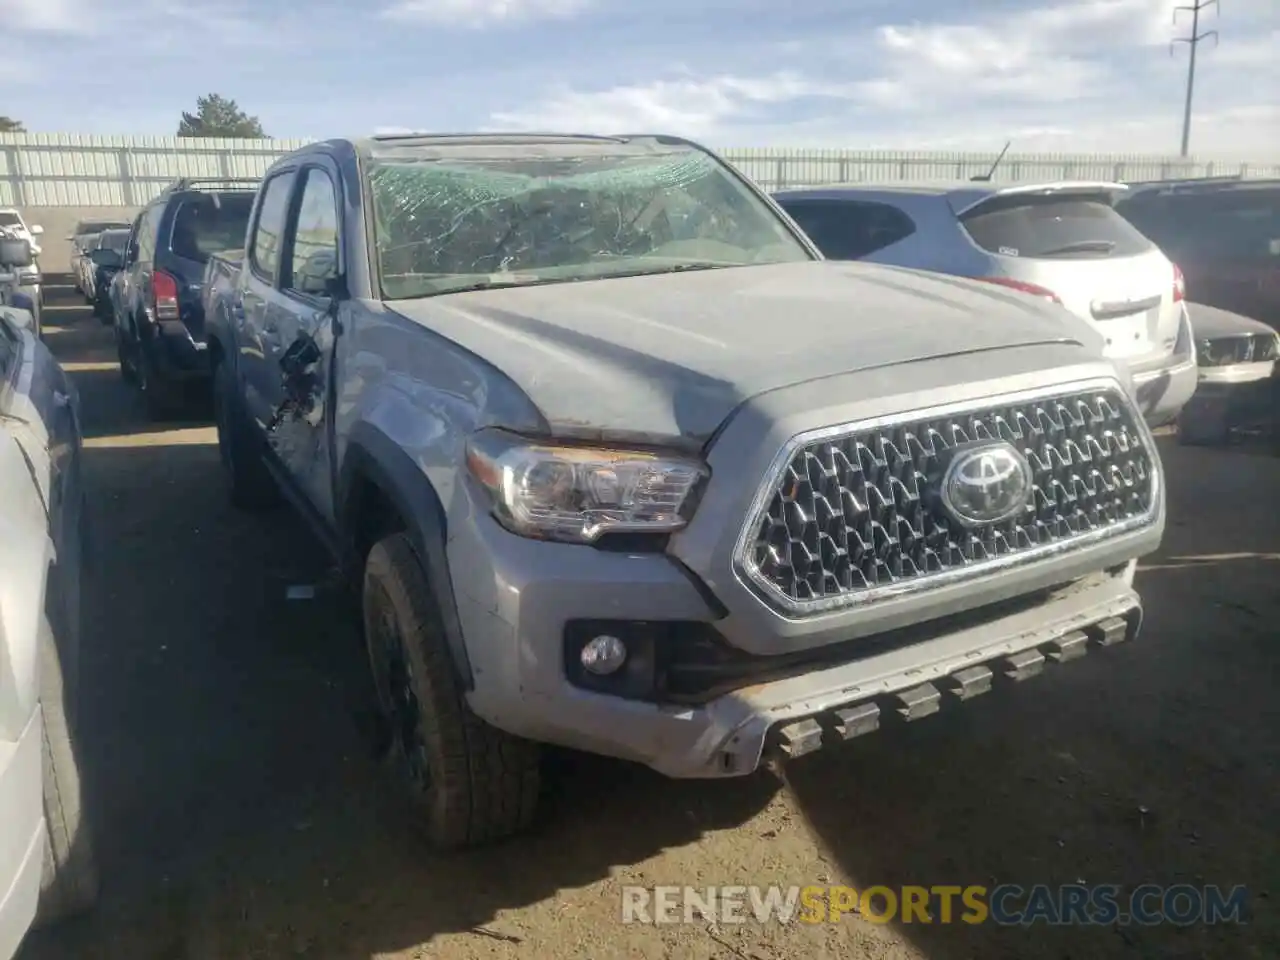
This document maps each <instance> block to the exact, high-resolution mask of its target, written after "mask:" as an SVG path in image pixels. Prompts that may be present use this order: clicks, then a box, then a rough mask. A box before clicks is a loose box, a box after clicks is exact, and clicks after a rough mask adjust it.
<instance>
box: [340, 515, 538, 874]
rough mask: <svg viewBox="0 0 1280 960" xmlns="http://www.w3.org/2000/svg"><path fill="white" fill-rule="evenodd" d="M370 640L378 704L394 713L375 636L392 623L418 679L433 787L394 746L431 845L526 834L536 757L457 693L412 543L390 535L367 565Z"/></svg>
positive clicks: (421, 731)
mask: <svg viewBox="0 0 1280 960" xmlns="http://www.w3.org/2000/svg"><path fill="white" fill-rule="evenodd" d="M362 606H363V610H364V633H365V640H366V644H367V646H368V648H369V658H370V664H371V666H372V669H373V674H374V682H375V687H376V688H377V691H378V698H379V705H380V707H381V708H382V710H383V712H384V715H386V714H389V709H388V692H387V690H388V688H387V686H386V683H385V671H386V662H385V656H384V655H383V654H382V653H381V652H380V649H379V640H378V639H377V631H378V630H379V629H380V623H381V620H382V618H383V617H384V616H385V617H387V618H388V620H389V623H390V624H392V625H394V629H395V633H396V635H397V639H398V646H399V649H400V651H401V652H402V655H403V657H404V660H405V663H406V664H407V666H408V668H409V669H408V673H409V674H410V676H411V680H410V681H409V686H410V687H411V688H412V691H413V693H414V694H415V697H416V700H417V704H418V710H419V723H418V725H417V736H418V739H419V740H420V742H421V744H422V746H421V748H420V749H421V750H422V751H423V753H424V754H425V757H426V763H427V770H428V771H429V776H430V780H429V784H428V785H427V786H426V787H425V789H424V788H419V787H418V785H417V784H416V783H415V782H414V780H413V778H412V777H411V776H410V775H409V772H408V770H409V767H408V763H407V758H406V756H405V751H404V749H402V748H401V747H400V745H399V744H398V743H397V742H396V741H395V738H392V744H391V747H390V749H389V751H388V752H389V756H390V758H391V762H392V764H393V765H394V766H396V767H397V768H398V769H397V773H399V774H400V778H399V779H400V780H401V783H402V785H403V786H404V787H405V788H406V790H407V792H408V793H409V795H410V800H411V802H412V804H413V807H414V810H415V813H416V814H417V816H418V817H419V822H420V825H421V827H422V829H423V831H424V833H425V834H426V838H427V840H428V841H429V842H430V843H431V845H432V846H434V847H436V848H438V849H445V850H448V849H459V848H463V847H471V846H477V845H480V844H484V843H491V842H494V841H498V840H502V839H504V838H506V837H509V836H511V835H513V834H516V833H518V832H520V831H522V830H523V829H525V828H526V827H527V826H528V825H529V824H530V822H531V821H532V820H533V816H534V813H535V810H536V807H537V802H538V790H539V773H540V770H539V749H538V746H537V744H535V743H532V742H531V741H528V740H524V739H522V738H519V737H515V736H512V735H511V734H508V733H505V732H504V731H501V730H498V729H497V728H495V727H493V726H490V725H489V724H487V723H485V722H484V721H483V720H481V719H480V718H479V717H477V716H476V715H475V714H474V713H472V712H471V710H470V708H469V707H468V706H467V703H466V700H465V699H464V697H463V695H462V691H461V689H460V686H459V683H458V679H457V672H456V670H455V668H454V664H453V660H452V657H451V656H450V654H449V648H448V645H447V643H446V641H445V632H444V623H443V618H442V617H441V615H440V610H439V606H438V604H437V603H436V600H435V596H434V594H433V593H432V591H431V587H430V585H429V583H428V580H427V575H426V572H425V571H424V569H423V566H422V564H421V562H420V561H419V559H418V555H417V553H416V551H415V550H414V548H413V546H412V543H411V541H410V540H409V538H408V537H407V536H406V535H404V534H393V535H391V536H389V537H387V538H385V539H383V540H381V541H379V542H378V543H377V544H375V545H374V547H373V549H372V550H371V551H370V552H369V556H368V560H367V562H366V564H365V572H364V587H363V604H362Z"/></svg>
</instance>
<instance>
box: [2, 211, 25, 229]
mask: <svg viewBox="0 0 1280 960" xmlns="http://www.w3.org/2000/svg"><path fill="white" fill-rule="evenodd" d="M20 226H22V218H21V217H20V216H18V215H17V214H16V213H11V212H10V211H8V210H3V211H0V227H20Z"/></svg>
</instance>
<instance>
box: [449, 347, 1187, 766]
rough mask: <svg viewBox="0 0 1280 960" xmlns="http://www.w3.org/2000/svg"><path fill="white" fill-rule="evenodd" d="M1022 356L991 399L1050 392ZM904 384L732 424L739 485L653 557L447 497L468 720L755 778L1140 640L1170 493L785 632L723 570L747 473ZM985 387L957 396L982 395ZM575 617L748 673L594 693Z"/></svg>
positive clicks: (718, 448)
mask: <svg viewBox="0 0 1280 960" xmlns="http://www.w3.org/2000/svg"><path fill="white" fill-rule="evenodd" d="M1026 357H1027V360H1028V368H1027V371H1026V372H1025V375H1023V374H1019V375H1016V376H1011V377H1009V378H1006V379H1005V380H1002V381H1001V382H1000V385H999V387H998V388H997V389H995V390H993V391H992V392H993V394H994V393H1004V392H1006V390H1007V391H1008V392H1009V393H1012V392H1014V391H1015V390H1017V389H1019V388H1022V387H1026V386H1028V385H1035V384H1037V383H1043V379H1042V378H1043V376H1044V371H1043V368H1040V367H1037V366H1036V364H1035V363H1033V362H1032V361H1034V360H1036V359H1037V358H1036V356H1035V355H1034V354H1030V353H1029V354H1027V355H1026ZM1108 369H1110V368H1109V367H1108ZM1095 370H1096V367H1093V368H1083V369H1081V370H1080V371H1079V372H1080V375H1081V376H1082V377H1088V376H1090V375H1092V374H1093V373H1094V372H1095ZM897 375H898V374H897V372H896V371H885V372H884V373H883V374H872V373H864V374H860V375H859V378H860V384H861V387H860V389H861V390H862V394H861V395H862V396H865V397H866V399H862V400H856V401H849V400H841V401H838V402H833V401H830V400H829V399H828V400H827V401H826V402H828V403H830V404H832V405H831V406H829V407H827V408H825V409H824V408H822V406H821V404H822V403H823V402H824V401H823V398H824V397H826V398H830V397H832V396H835V397H841V396H844V397H849V396H859V394H857V393H855V392H854V391H853V389H851V388H849V387H846V386H843V385H841V384H839V383H834V384H833V383H826V382H824V383H821V384H806V385H802V386H801V387H797V388H794V389H791V390H788V391H779V392H777V393H775V394H772V395H770V396H769V397H768V398H767V400H764V401H762V402H761V404H760V407H759V418H758V419H757V418H756V416H754V415H752V416H745V415H744V416H742V417H739V418H735V420H733V421H731V422H730V423H729V424H728V425H727V426H726V428H725V429H724V430H723V432H722V433H721V435H720V437H719V438H718V439H717V441H716V443H715V445H714V447H713V448H712V449H711V450H710V451H709V456H708V462H709V465H710V467H711V471H712V475H713V476H721V477H743V478H746V479H744V481H743V483H742V484H735V483H734V482H732V481H729V482H728V483H726V484H724V485H721V486H719V487H716V486H715V485H714V484H713V485H712V487H711V488H709V489H708V491H707V492H706V494H705V495H704V498H703V500H702V502H701V503H700V505H699V508H698V511H697V513H696V514H695V515H694V518H693V520H692V521H691V523H690V524H689V526H688V527H687V528H686V529H685V530H684V531H682V532H681V533H680V534H679V535H678V536H676V537H673V538H672V539H671V541H670V543H669V544H668V546H667V549H666V551H665V552H664V553H643V552H634V551H630V552H622V551H616V552H615V551H609V550H603V549H593V548H589V547H582V546H574V545H566V544H556V543H549V542H543V541H536V540H531V539H526V538H522V537H518V536H515V535H514V534H511V533H509V532H507V531H506V530H505V529H503V528H502V527H500V526H499V525H498V524H497V523H496V522H495V521H494V520H493V519H492V518H491V517H490V515H489V513H488V509H487V503H486V501H485V500H484V499H483V495H482V494H480V493H479V492H477V491H475V490H472V489H471V488H470V487H469V486H468V485H466V484H464V485H462V486H459V487H455V489H454V494H455V495H454V498H453V501H452V502H453V503H454V504H455V508H454V510H452V511H451V515H450V526H449V534H450V536H449V541H448V546H447V552H448V561H449V571H450V575H451V579H452V584H453V590H454V599H455V601H456V604H457V608H458V619H459V626H460V633H461V636H462V637H463V638H465V644H464V646H465V651H466V654H467V659H468V665H469V667H470V673H471V676H472V678H473V689H472V690H471V691H470V692H469V694H468V698H469V702H470V704H471V707H472V709H473V710H475V712H476V713H477V714H478V715H479V716H481V717H483V718H484V719H486V720H487V721H489V722H490V723H492V724H493V725H495V726H497V727H499V728H501V729H504V730H507V731H509V732H511V733H514V734H517V735H519V736H523V737H526V738H529V739H532V740H536V741H541V742H547V743H553V744H559V745H563V746H567V747H572V748H575V749H581V750H586V751H589V752H594V753H601V754H606V755H610V756H617V757H622V758H625V759H629V760H635V761H638V762H640V763H643V764H646V765H648V766H650V767H652V768H654V769H655V770H658V771H660V772H662V773H664V774H667V775H669V776H673V777H724V776H735V775H742V774H746V773H749V772H751V771H752V770H754V769H756V768H757V767H758V766H759V764H760V762H761V760H762V758H763V757H764V755H765V752H766V748H767V747H768V746H770V745H772V746H774V747H776V748H777V749H778V750H779V751H781V752H783V753H786V752H789V753H790V755H797V754H798V753H803V752H807V751H808V750H810V749H812V748H813V747H814V746H815V745H817V744H820V743H822V742H825V741H827V740H830V739H833V738H834V739H839V738H841V737H847V736H851V735H853V734H854V733H856V732H862V731H865V730H867V729H871V728H874V726H876V725H877V724H878V723H879V718H880V716H881V715H886V716H896V715H898V714H899V713H901V712H903V711H905V715H907V716H909V717H910V718H915V717H918V716H922V715H927V714H928V713H930V712H933V710H934V708H936V707H937V705H938V703H939V701H940V700H941V699H942V697H943V695H944V692H945V691H948V690H950V691H953V694H950V693H949V694H946V695H947V696H952V695H954V696H955V697H958V698H960V699H965V698H967V697H968V696H971V695H973V694H974V693H975V692H981V691H982V690H985V689H987V688H988V687H990V686H991V685H992V684H993V683H994V682H996V681H998V680H1001V679H1002V678H1005V677H1006V676H1007V675H1009V674H1014V675H1016V676H1018V677H1021V676H1025V675H1028V674H1031V673H1034V672H1036V671H1037V670H1038V669H1039V668H1040V667H1042V666H1043V665H1044V663H1045V657H1046V656H1049V657H1050V659H1053V660H1059V661H1065V660H1069V659H1072V658H1073V657H1074V656H1077V655H1079V654H1080V653H1082V652H1084V651H1086V650H1087V649H1088V648H1089V647H1090V646H1099V645H1102V646H1105V645H1109V644H1110V643H1112V642H1115V641H1116V640H1117V639H1125V638H1128V637H1132V636H1134V635H1135V634H1136V632H1137V629H1138V625H1139V621H1140V619H1141V613H1140V603H1139V599H1138V597H1137V595H1136V594H1135V593H1134V591H1133V587H1132V580H1133V571H1134V568H1135V566H1136V559H1135V558H1137V557H1140V556H1142V555H1144V554H1146V553H1149V552H1151V551H1152V550H1154V549H1155V548H1156V547H1157V546H1158V545H1159V543H1160V540H1161V538H1162V536H1163V527H1164V520H1163V485H1162V483H1161V486H1160V490H1161V492H1160V498H1161V503H1160V507H1159V511H1158V520H1157V521H1154V522H1152V523H1151V524H1149V525H1147V526H1144V527H1141V528H1138V529H1135V530H1132V531H1130V532H1126V533H1122V534H1118V535H1116V536H1114V537H1112V538H1110V539H1102V540H1099V541H1095V542H1090V543H1087V544H1085V543H1080V544H1077V545H1076V546H1074V547H1073V548H1071V549H1067V550H1063V551H1062V552H1060V553H1058V554H1056V555H1054V556H1051V557H1048V558H1046V559H1043V560H1039V561H1036V562H1033V563H1027V564H1024V565H1021V566H1016V565H1015V566H1010V567H1006V568H1003V569H1001V570H1000V571H999V572H994V573H990V574H988V575H985V576H977V577H975V578H972V579H969V580H965V581H956V582H949V583H947V584H945V585H941V584H940V585H936V586H933V587H930V588H928V589H924V590H920V591H919V592H916V593H913V594H903V595H897V596H888V597H886V598H884V599H881V600H877V601H876V602H875V603H873V604H869V605H868V606H867V607H866V608H860V609H843V610H837V611H834V612H830V613H822V614H817V615H813V616H808V617H802V618H799V619H789V618H787V617H784V616H782V615H780V614H779V613H777V612H776V611H775V610H772V609H770V608H768V607H767V606H766V605H765V604H764V603H762V602H761V601H760V600H759V599H758V598H757V597H756V596H755V595H754V594H753V593H752V592H751V591H750V589H749V588H748V587H747V586H746V585H745V584H744V583H742V582H740V581H738V580H736V579H735V578H734V576H733V574H732V573H730V572H729V571H730V570H731V568H732V565H731V563H730V560H729V557H730V555H731V553H732V552H733V550H734V549H735V548H734V543H735V541H736V540H737V533H738V531H739V530H740V529H741V526H742V522H743V518H744V517H745V515H746V513H747V512H748V503H749V501H750V499H751V497H752V495H753V494H754V493H755V486H754V484H752V482H751V479H750V478H760V477H764V476H765V475H766V472H767V468H768V464H769V462H770V461H771V460H772V459H773V457H774V455H775V454H776V452H777V451H778V450H780V449H782V447H783V445H784V443H785V442H786V441H787V440H788V439H789V438H790V437H793V436H796V435H797V434H799V433H802V432H803V430H804V429H806V428H811V427H812V425H813V423H814V422H815V420H817V421H818V422H830V423H842V422H846V421H849V420H858V419H860V417H861V416H862V415H864V414H865V415H868V416H875V415H877V414H879V413H883V412H892V411H895V410H903V409H912V407H911V406H910V402H911V401H909V400H907V399H904V395H903V394H901V393H900V392H895V384H894V382H893V378H894V377H895V376H897ZM946 375H947V376H952V375H954V374H953V373H950V372H949V373H947V374H946ZM922 379H924V378H923V376H922ZM989 386H990V385H986V386H985V387H984V386H983V385H978V386H965V387H964V388H963V389H964V390H965V391H971V392H972V394H973V395H974V396H981V395H982V394H981V391H982V390H983V389H985V388H989ZM900 390H901V387H900V386H898V391H900ZM988 395H991V394H988ZM956 399H957V400H958V401H960V402H967V401H968V400H969V397H965V396H957V397H956ZM815 411H817V412H816V413H815ZM1152 452H1153V454H1154V448H1153V450H1152ZM717 571H720V573H719V574H717ZM581 621H600V622H604V624H605V625H606V629H603V630H602V631H601V632H612V631H610V630H608V629H607V625H608V624H610V623H612V624H619V625H621V627H622V629H626V628H627V625H628V624H633V623H639V624H642V625H644V624H648V625H654V624H658V625H660V626H663V627H666V628H670V626H671V625H672V624H674V623H679V624H682V625H684V624H692V625H694V626H697V627H700V628H701V629H702V630H703V631H704V632H706V633H710V634H714V635H716V636H717V637H718V638H720V640H722V641H723V647H724V648H727V649H730V650H732V651H733V652H734V655H735V656H736V657H737V658H739V662H741V661H743V660H745V661H748V665H749V666H751V667H752V670H749V671H746V672H740V673H739V674H738V675H737V676H736V677H735V678H734V681H735V682H732V683H729V684H719V685H712V688H711V689H709V690H702V691H699V692H700V693H704V694H705V695H703V696H685V697H681V698H678V699H677V698H673V697H671V696H668V695H665V694H668V693H670V691H671V689H672V687H671V685H667V686H662V687H659V689H661V690H662V692H663V694H664V695H659V696H643V695H624V694H623V693H621V692H620V691H618V690H616V689H615V690H611V691H610V692H602V689H603V688H601V687H599V686H595V687H590V685H587V684H584V683H583V682H582V679H581V677H574V676H573V675H572V662H573V660H574V658H573V657H572V655H571V653H572V650H571V644H570V635H571V633H572V631H573V630H574V629H575V627H576V626H577V625H578V624H579V622H581ZM694 632H696V631H694ZM684 636H685V634H679V635H678V636H677V635H674V634H671V635H668V636H667V637H666V642H667V643H668V647H667V649H668V650H671V649H676V650H679V651H681V655H682V656H683V655H684V652H685V651H687V649H688V646H690V645H692V641H690V643H689V644H685V641H684V640H682V639H681V638H682V637H684ZM796 658H801V659H803V661H804V662H801V663H799V664H798V665H797V663H796ZM1010 658H1014V659H1013V660H1012V661H1010ZM698 666H705V663H703V664H699V665H698ZM756 668H758V669H756ZM589 687H590V688H589ZM872 717H874V718H875V721H874V722H873V721H872V719H871V718H872ZM797 724H799V726H798V727H797V726H796V725H797Z"/></svg>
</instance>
